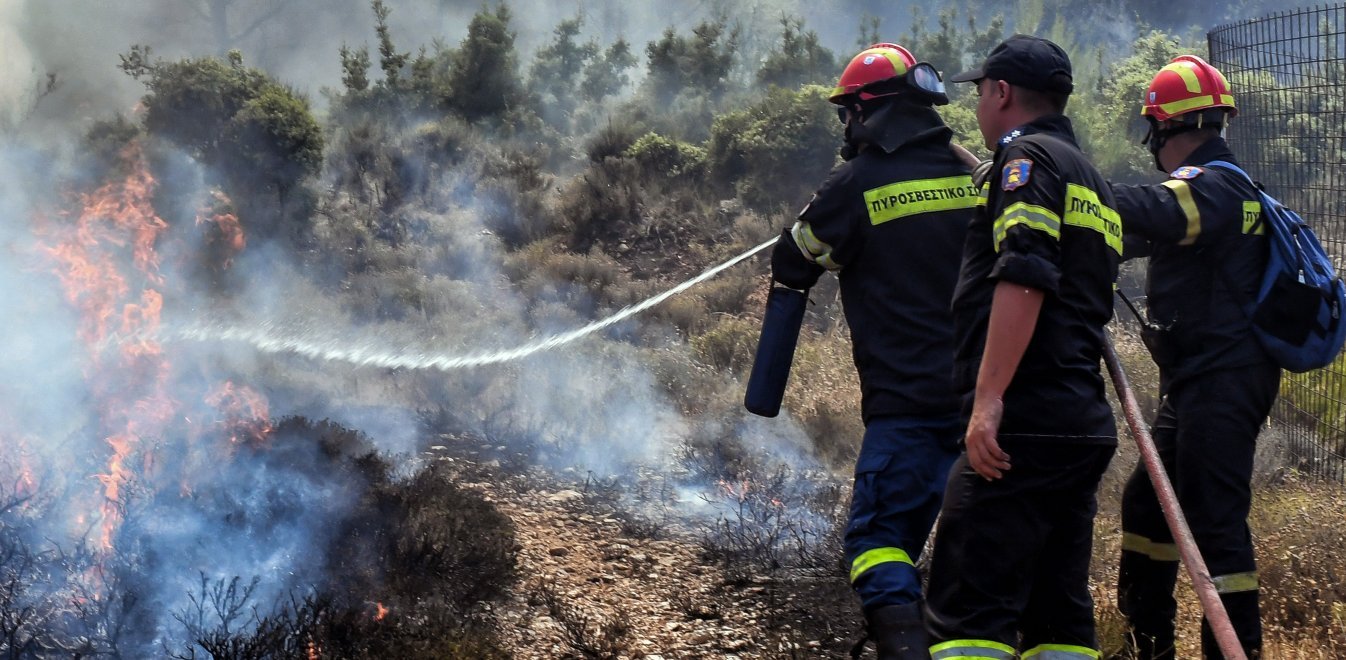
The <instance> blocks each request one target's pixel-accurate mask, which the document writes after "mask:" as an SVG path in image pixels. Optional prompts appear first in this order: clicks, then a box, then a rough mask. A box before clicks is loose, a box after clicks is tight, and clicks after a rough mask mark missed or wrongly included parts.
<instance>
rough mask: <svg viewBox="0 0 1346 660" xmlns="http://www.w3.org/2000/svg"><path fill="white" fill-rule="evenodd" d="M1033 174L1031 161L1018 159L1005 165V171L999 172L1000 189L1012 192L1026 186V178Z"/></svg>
mask: <svg viewBox="0 0 1346 660" xmlns="http://www.w3.org/2000/svg"><path fill="white" fill-rule="evenodd" d="M1032 172H1033V161H1031V160H1028V159H1027V158H1018V159H1015V160H1012V161H1010V162H1008V163H1005V169H1003V170H1001V171H1000V188H1001V189H1002V190H1014V189H1016V188H1019V187H1021V186H1025V185H1027V184H1028V176H1029V174H1031V173H1032Z"/></svg>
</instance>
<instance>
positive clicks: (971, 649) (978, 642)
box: [930, 639, 1014, 660]
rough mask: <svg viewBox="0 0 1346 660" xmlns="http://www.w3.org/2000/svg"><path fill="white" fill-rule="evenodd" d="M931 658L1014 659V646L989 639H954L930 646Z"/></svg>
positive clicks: (969, 659)
mask: <svg viewBox="0 0 1346 660" xmlns="http://www.w3.org/2000/svg"><path fill="white" fill-rule="evenodd" d="M930 658H931V660H971V659H973V658H977V659H979V660H980V659H988V660H1014V648H1013V647H1010V646H1008V645H1005V644H1001V643H1000V642H993V641H991V640H989V639H953V640H949V641H947V642H944V643H943V644H936V645H934V646H932V647H930Z"/></svg>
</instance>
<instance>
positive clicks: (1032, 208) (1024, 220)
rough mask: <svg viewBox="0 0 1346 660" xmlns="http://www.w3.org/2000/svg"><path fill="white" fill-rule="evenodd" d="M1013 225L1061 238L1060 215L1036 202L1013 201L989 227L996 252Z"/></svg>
mask: <svg viewBox="0 0 1346 660" xmlns="http://www.w3.org/2000/svg"><path fill="white" fill-rule="evenodd" d="M1015 225H1027V226H1028V227H1031V228H1033V229H1036V230H1038V231H1040V232H1046V234H1047V235H1048V236H1051V237H1052V238H1055V239H1057V240H1060V239H1061V216H1058V215H1056V214H1055V213H1052V212H1051V211H1049V210H1048V209H1046V208H1044V207H1041V206H1038V205H1036V204H1029V203H1027V202H1015V203H1013V204H1010V205H1009V206H1007V207H1005V212H1004V213H1001V214H1000V217H999V218H996V219H995V223H994V224H993V225H992V227H991V229H992V231H994V232H995V235H994V240H995V251H996V252H999V251H1000V244H1001V243H1003V242H1004V241H1005V235H1006V234H1008V233H1009V230H1010V227H1013V226H1015Z"/></svg>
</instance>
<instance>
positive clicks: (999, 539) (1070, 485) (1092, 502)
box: [926, 436, 1117, 658]
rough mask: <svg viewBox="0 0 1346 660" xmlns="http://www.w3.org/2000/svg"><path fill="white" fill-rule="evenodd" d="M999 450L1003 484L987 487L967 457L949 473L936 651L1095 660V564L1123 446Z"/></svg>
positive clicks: (1035, 443)
mask: <svg viewBox="0 0 1346 660" xmlns="http://www.w3.org/2000/svg"><path fill="white" fill-rule="evenodd" d="M999 442H1000V445H1001V448H1002V449H1004V450H1005V451H1006V452H1007V453H1008V454H1009V455H1010V462H1011V464H1012V466H1013V467H1012V468H1011V469H1010V470H1009V471H1007V472H1005V476H1003V477H1002V478H1000V479H997V480H994V481H987V480H986V479H984V478H982V477H981V476H980V475H978V474H977V473H976V472H975V471H973V469H972V468H971V466H970V465H969V464H968V460H967V452H963V454H962V455H961V456H960V457H959V458H958V461H957V462H956V463H954V466H953V468H952V470H951V471H950V473H949V485H948V488H947V490H946V492H945V495H944V508H943V510H942V511H941V512H940V516H941V518H940V523H939V532H938V536H937V537H936V539H935V548H934V552H933V556H932V558H931V565H930V570H931V577H930V587H931V590H930V591H929V593H927V594H926V602H927V608H926V614H927V621H926V625H927V629H928V631H929V633H930V641H931V644H932V651H936V650H943V649H949V650H953V649H960V650H959V651H958V655H959V657H978V658H981V657H985V658H1001V657H1012V655H1011V654H1012V650H1013V649H1017V650H1020V651H1029V650H1032V649H1035V648H1037V647H1042V646H1044V645H1054V646H1061V647H1073V648H1076V649H1078V650H1079V651H1080V653H1079V657H1096V656H1089V655H1088V654H1087V653H1086V651H1089V650H1092V649H1097V648H1098V644H1097V640H1096V639H1095V632H1094V602H1093V598H1092V596H1090V594H1089V560H1090V556H1091V554H1092V548H1093V525H1094V514H1095V513H1096V512H1097V510H1098V500H1097V492H1098V483H1099V479H1100V478H1101V477H1102V476H1103V472H1104V471H1105V470H1106V469H1107V466H1108V461H1110V460H1111V459H1112V455H1113V453H1114V452H1115V451H1116V448H1117V445H1116V440H1115V439H1114V438H1070V437H1052V438H1050V439H1038V438H1024V437H1014V436H1009V437H1006V436H1002V437H1000V438H999ZM969 596H971V597H969ZM1021 633H1022V638H1020V634H1021ZM1062 657H1075V656H1073V655H1072V656H1062Z"/></svg>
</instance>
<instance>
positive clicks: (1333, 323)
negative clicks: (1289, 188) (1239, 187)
mask: <svg viewBox="0 0 1346 660" xmlns="http://www.w3.org/2000/svg"><path fill="white" fill-rule="evenodd" d="M1206 165H1207V166H1212V167H1219V168H1222V169H1226V170H1229V171H1232V172H1238V173H1239V174H1240V175H1242V176H1243V178H1244V179H1247V180H1248V182H1249V183H1252V184H1253V187H1254V188H1256V189H1257V194H1258V196H1259V197H1261V202H1262V218H1263V219H1264V221H1265V222H1266V226H1267V236H1268V237H1270V239H1271V249H1270V255H1269V257H1268V259H1267V270H1266V273H1265V274H1264V275H1263V276H1262V284H1261V287H1259V288H1258V291H1257V300H1256V301H1254V302H1253V303H1252V304H1251V305H1250V306H1248V307H1249V309H1248V314H1249V317H1250V318H1251V319H1252V322H1253V334H1254V335H1256V336H1257V339H1258V341H1259V342H1261V344H1262V347H1263V348H1265V349H1266V351H1267V353H1268V354H1270V355H1271V357H1272V358H1273V359H1274V360H1275V361H1276V362H1278V363H1279V364H1280V366H1281V368H1283V369H1285V370H1287V371H1292V372H1295V373H1303V372H1305V371H1310V370H1312V369H1319V368H1321V367H1325V366H1327V365H1329V364H1331V363H1332V361H1333V360H1334V359H1336V357H1337V354H1338V353H1340V352H1341V346H1342V343H1343V342H1346V323H1343V322H1342V319H1341V315H1342V311H1343V310H1346V285H1344V284H1343V283H1342V281H1341V278H1340V277H1339V276H1338V275H1337V269H1336V266H1334V265H1333V264H1332V259H1331V258H1330V257H1328V256H1327V253H1326V252H1324V251H1323V246H1322V244H1320V243H1319V242H1318V237H1317V236H1316V235H1314V233H1313V230H1312V229H1310V228H1309V225H1308V223H1306V222H1304V220H1303V218H1300V217H1299V214H1298V213H1295V212H1294V211H1291V210H1290V209H1287V208H1285V206H1284V205H1282V204H1281V203H1280V202H1279V201H1277V200H1276V199H1275V198H1274V197H1272V196H1271V195H1268V194H1267V193H1266V191H1264V190H1262V188H1261V187H1260V186H1258V185H1257V184H1256V183H1255V182H1253V180H1252V177H1249V176H1248V173H1247V172H1244V171H1243V170H1241V169H1239V168H1238V166H1236V165H1234V164H1233V163H1228V162H1225V161H1222V160H1216V161H1211V162H1209V163H1206Z"/></svg>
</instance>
